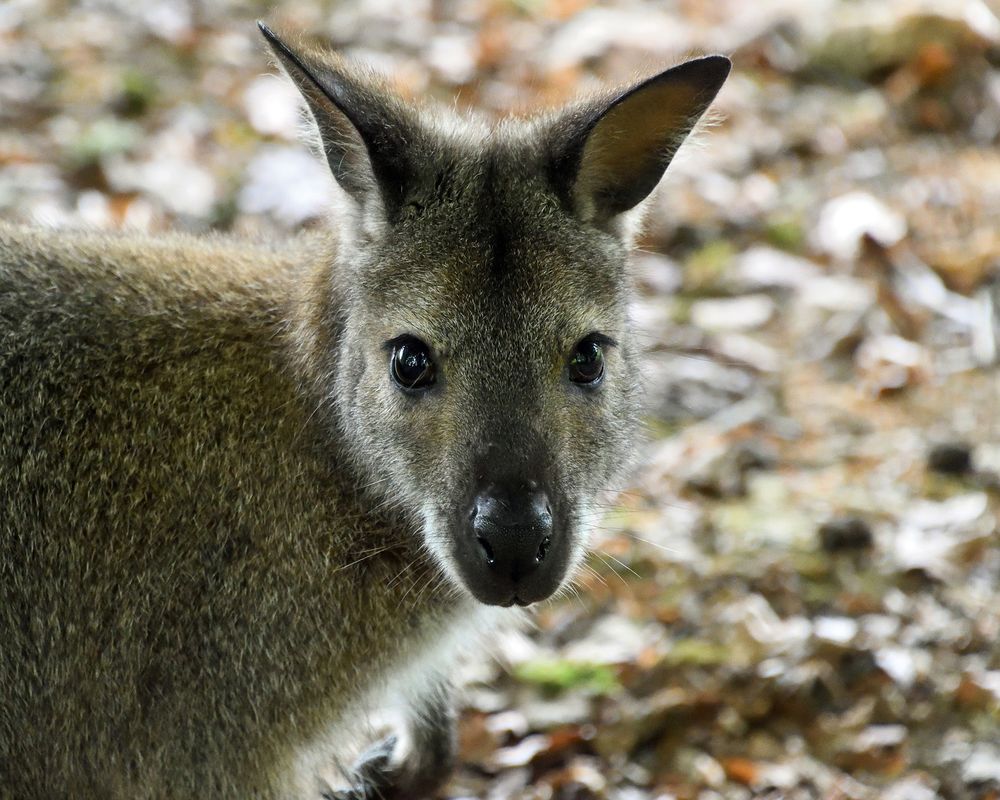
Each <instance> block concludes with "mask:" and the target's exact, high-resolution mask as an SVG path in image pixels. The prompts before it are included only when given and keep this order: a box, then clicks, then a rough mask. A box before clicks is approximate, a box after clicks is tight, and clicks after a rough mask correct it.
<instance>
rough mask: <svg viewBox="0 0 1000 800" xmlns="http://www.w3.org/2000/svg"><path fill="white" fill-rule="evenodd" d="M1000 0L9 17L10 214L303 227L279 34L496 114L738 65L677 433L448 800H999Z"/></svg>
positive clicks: (530, 651)
mask: <svg viewBox="0 0 1000 800" xmlns="http://www.w3.org/2000/svg"><path fill="white" fill-rule="evenodd" d="M998 14H1000V4H998V3H997V2H996V0H993V1H992V2H983V1H982V0H936V1H935V2H930V1H928V2H918V0H760V2H755V3H749V2H745V0H718V1H717V2H712V3H707V2H699V1H698V0H611V1H609V2H602V3H596V4H594V3H589V2H585V0H436V1H434V2H432V1H431V0H416V1H415V2H411V1H409V0H369V1H368V2H360V1H359V0H355V1H354V2H346V1H345V2H319V1H318V0H295V2H277V3H265V2H254V1H253V0H243V1H242V2H240V1H238V0H211V2H210V1H209V0H202V1H201V2H197V1H196V0H148V1H145V2H124V0H120V1H119V2H112V1H111V0H87V1H86V2H78V3H70V2H58V1H57V0H3V2H0V216H2V217H4V218H8V219H17V220H23V221H35V222H40V223H44V224H50V225H57V226H67V225H87V226H96V227H107V228H117V227H134V228H139V229H148V230H153V231H156V230H163V229H170V228H182V229H188V230H194V231H206V230H211V229H218V230H231V231H235V232H238V233H243V234H247V235H253V236H268V237H270V236H276V235H283V234H285V233H287V232H288V231H291V230H295V229H297V228H299V227H301V226H311V225H317V224H322V222H323V217H324V215H325V210H326V204H327V202H328V199H329V197H330V185H329V178H328V177H327V175H326V172H325V170H323V169H321V168H319V167H317V166H316V162H315V161H314V160H313V159H312V157H311V156H310V154H309V153H308V151H307V150H306V148H305V147H304V146H303V145H301V144H299V141H298V138H297V135H298V129H299V110H298V105H297V99H296V97H295V95H294V92H293V91H292V90H291V88H290V87H289V86H288V85H286V84H285V83H283V82H282V81H280V80H279V79H277V78H276V77H274V76H273V75H272V74H269V69H268V66H267V60H266V58H265V55H264V50H263V46H262V43H261V42H260V41H259V37H258V35H257V32H256V29H255V27H254V25H253V21H254V19H255V18H257V17H262V18H265V19H267V20H268V21H269V22H271V23H273V24H274V25H275V26H276V27H281V26H283V27H285V28H286V29H293V30H299V31H304V32H307V33H308V34H309V36H311V37H313V38H315V39H316V40H317V41H323V42H326V43H329V44H331V45H333V46H335V47H337V48H338V49H339V50H341V51H343V52H345V53H347V54H349V55H352V56H355V57H357V58H359V59H363V60H365V61H367V62H369V63H371V64H373V65H374V66H376V67H377V68H378V69H380V70H382V71H385V72H386V73H387V74H388V75H389V76H390V78H391V80H392V82H393V83H394V84H395V85H397V86H398V87H399V88H400V90H401V91H404V92H406V93H410V94H412V95H414V96H433V97H437V98H440V99H441V100H442V101H444V102H447V103H455V104H457V105H458V106H459V107H476V108H479V109H482V110H484V111H485V112H486V113H488V114H491V115H500V114H503V113H508V112H510V111H528V110H531V109H533V108H537V107H540V106H545V105H548V104H552V103H557V102H561V101H563V100H565V99H567V98H569V97H571V96H573V95H574V94H575V93H578V92H582V91H586V90H587V89H588V88H592V87H595V86H598V85H602V84H603V83H606V82H615V81H623V80H627V79H629V78H630V77H632V76H634V75H636V74H642V73H648V72H650V71H652V70H654V69H656V68H657V67H659V66H662V65H664V64H666V63H670V62H671V61H673V60H677V59H678V58H680V57H684V56H686V55H689V54H693V53H702V52H725V53H728V54H731V55H732V56H733V58H734V60H735V64H736V70H735V72H734V74H733V76H732V77H731V79H730V81H729V83H728V84H727V86H726V87H725V88H724V89H723V92H722V94H721V95H720V97H719V100H718V103H717V106H716V110H717V112H718V113H717V118H716V120H715V122H714V124H713V125H712V126H711V127H710V128H708V129H706V130H705V131H704V132H703V133H702V135H701V136H700V137H699V141H698V142H696V143H695V145H694V146H691V147H687V148H686V149H685V150H684V151H683V152H682V153H681V155H680V156H679V157H678V159H677V161H676V162H675V164H674V165H673V166H672V167H671V169H670V171H669V173H668V178H667V179H666V180H665V181H664V186H663V187H662V188H661V190H660V193H659V195H658V197H657V199H656V201H655V202H654V203H653V207H652V209H651V211H650V215H649V226H648V233H647V235H646V236H645V237H644V239H643V241H642V247H641V250H640V252H638V253H637V254H636V277H637V285H638V292H637V297H636V301H635V305H634V309H633V311H634V316H635V318H636V320H637V322H638V324H639V325H640V326H641V328H642V330H643V332H644V339H643V341H644V343H645V345H644V346H645V356H646V384H647V388H646V398H647V408H648V411H647V422H648V437H647V438H648V442H647V445H646V446H645V448H644V450H643V453H642V454H641V456H640V457H639V459H638V463H637V466H636V469H635V471H634V474H633V475H632V477H631V478H630V479H629V481H628V482H627V485H624V486H622V487H615V488H616V489H618V490H620V491H619V492H618V493H617V495H616V496H615V497H614V498H613V499H612V500H610V501H609V505H608V511H607V515H606V518H605V519H604V521H603V523H602V526H601V529H600V540H599V542H598V543H597V549H596V551H595V553H594V556H593V558H592V559H591V560H590V563H589V565H588V567H587V569H586V571H585V573H584V574H583V575H582V576H581V578H580V580H579V581H578V583H577V585H576V587H575V591H574V592H572V593H571V594H570V595H568V596H567V597H565V598H564V599H562V600H560V601H558V602H554V603H549V604H545V605H543V606H542V607H541V608H540V609H539V610H538V612H537V629H535V630H532V631H531V632H530V633H527V634H516V635H510V636H508V637H506V638H504V639H503V640H502V641H500V642H499V643H498V646H497V651H498V652H497V656H498V659H497V660H495V661H492V660H491V661H488V662H482V663H475V664H470V665H468V666H467V667H465V668H464V672H463V675H464V678H465V684H466V687H465V691H464V694H463V697H464V700H463V710H462V724H461V745H462V765H461V768H460V769H459V770H458V771H457V773H456V774H455V777H454V778H453V780H452V781H451V783H450V785H449V787H448V789H447V790H446V791H445V792H444V793H443V794H442V797H448V798H473V797H474V798H494V799H496V800H501V799H506V798H517V799H522V798H523V799H524V800H527V799H528V798H531V799H532V800H535V799H537V800H548V799H549V798H559V799H560V800H584V799H585V798H586V799H589V798H614V799H616V800H647V799H649V798H657V799H658V800H667V798H698V800H716V798H732V799H733V800H741V799H742V798H750V797H761V798H765V797H766V798H829V799H830V800H834V799H837V800H839V799H840V798H851V799H854V798H858V799H861V798H887V799H888V800H932V798H949V799H951V798H954V799H955V800H959V799H962V800H964V799H965V798H978V799H979V800H987V798H992V799H993V800H996V798H1000V645H998V641H1000V525H998V514H1000V477H998V472H1000V367H998V363H1000V147H998V143H1000V19H998Z"/></svg>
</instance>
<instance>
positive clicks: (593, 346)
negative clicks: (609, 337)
mask: <svg viewBox="0 0 1000 800" xmlns="http://www.w3.org/2000/svg"><path fill="white" fill-rule="evenodd" d="M602 378H604V345H603V344H602V342H600V341H598V339H597V338H595V337H593V336H588V337H586V338H585V339H582V340H580V342H579V343H578V344H577V346H576V349H575V350H573V354H572V355H571V356H570V357H569V379H570V380H571V381H573V383H575V384H577V385H578V386H583V387H587V388H592V387H595V386H597V385H598V384H599V383H600V382H601V379H602Z"/></svg>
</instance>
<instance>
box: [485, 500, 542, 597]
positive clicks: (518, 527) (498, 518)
mask: <svg viewBox="0 0 1000 800" xmlns="http://www.w3.org/2000/svg"><path fill="white" fill-rule="evenodd" d="M469 513H470V516H471V518H472V534H473V536H475V539H476V544H477V545H478V547H479V554H480V558H481V560H482V561H483V562H484V563H485V566H486V568H487V570H488V571H489V572H490V573H491V574H492V575H493V576H494V579H496V580H497V581H498V582H499V583H502V584H507V583H509V585H510V586H511V588H512V589H514V590H515V591H516V590H517V588H518V586H519V585H520V584H522V583H524V582H526V581H528V579H529V578H531V576H532V575H533V574H534V573H535V572H536V571H537V570H538V569H539V567H540V566H541V565H542V564H543V562H544V561H545V558H546V556H547V555H548V553H549V548H550V546H551V544H552V509H551V508H550V507H549V499H548V497H547V496H546V494H545V492H542V491H539V490H538V489H535V488H533V487H531V486H523V487H518V488H514V489H511V488H504V487H500V486H495V485H494V486H490V487H488V488H487V489H485V490H484V491H481V492H480V493H479V494H477V495H476V497H475V500H473V503H472V509H471V511H470V512H469Z"/></svg>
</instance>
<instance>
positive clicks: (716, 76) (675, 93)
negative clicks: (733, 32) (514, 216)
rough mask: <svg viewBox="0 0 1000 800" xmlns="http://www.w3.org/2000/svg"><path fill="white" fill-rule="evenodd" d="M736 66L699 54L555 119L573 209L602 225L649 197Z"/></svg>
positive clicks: (561, 172)
mask: <svg viewBox="0 0 1000 800" xmlns="http://www.w3.org/2000/svg"><path fill="white" fill-rule="evenodd" d="M731 67H732V62H730V60H729V59H728V58H726V57H725V56H706V57H704V58H697V59H694V60H693V61H688V62H685V63H684V64H680V65H679V66H676V67H674V68H672V69H668V70H667V71H666V72H661V73H660V74H659V75H656V76H654V77H652V78H649V79H647V80H645V81H643V82H642V83H640V84H638V85H637V86H633V87H631V88H630V89H627V90H626V91H625V92H623V93H620V94H618V95H614V96H612V97H610V98H609V99H607V100H605V101H604V102H601V103H596V104H591V105H589V106H584V107H583V108H580V109H577V110H575V111H574V112H572V113H571V114H570V115H568V117H564V118H563V119H562V120H561V121H560V122H559V123H557V126H556V129H555V139H554V145H555V146H554V150H553V152H552V159H551V168H552V177H553V180H554V182H555V183H556V185H557V188H559V189H560V190H561V191H562V193H563V194H564V196H565V197H566V199H567V200H568V201H569V202H570V203H571V205H572V207H573V210H574V212H575V213H576V214H577V215H578V216H579V217H580V218H581V219H584V220H587V221H588V222H593V223H595V224H598V225H600V224H602V223H605V222H608V221H609V220H611V219H612V218H613V217H615V216H616V215H618V214H621V213H623V212H625V211H628V210H629V209H631V208H634V207H635V206H636V205H638V204H639V203H640V202H641V201H642V200H643V199H645V198H646V196H647V195H648V194H649V193H650V192H652V191H653V189H654V188H656V184H657V183H659V181H660V178H662V177H663V173H664V172H665V171H666V169H667V166H668V165H669V164H670V161H671V160H672V159H673V157H674V154H675V153H676V152H677V149H678V148H679V147H680V145H681V143H682V142H683V141H684V139H685V138H686V137H687V135H688V134H689V133H690V132H691V129H692V128H693V127H694V125H695V123H697V122H698V120H699V119H700V118H701V115H702V114H704V113H705V110H706V109H707V108H708V106H709V105H710V104H711V102H712V100H714V99H715V95H716V94H717V93H718V91H719V89H720V88H721V87H722V84H723V83H724V82H725V80H726V77H727V76H728V75H729V70H730V68H731Z"/></svg>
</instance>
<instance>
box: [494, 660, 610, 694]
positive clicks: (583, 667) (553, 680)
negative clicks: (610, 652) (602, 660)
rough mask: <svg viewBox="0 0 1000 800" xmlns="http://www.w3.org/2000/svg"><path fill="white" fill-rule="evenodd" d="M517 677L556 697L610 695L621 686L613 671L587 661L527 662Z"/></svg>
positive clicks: (519, 669)
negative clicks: (575, 692) (574, 692)
mask: <svg viewBox="0 0 1000 800" xmlns="http://www.w3.org/2000/svg"><path fill="white" fill-rule="evenodd" d="M514 677H515V678H517V680H519V681H521V682H522V683H528V684H533V685H535V686H539V687H541V688H542V689H544V690H545V691H547V692H553V693H558V692H563V691H566V690H568V689H575V690H578V691H586V692H591V693H593V694H609V693H610V692H612V691H614V690H615V689H618V688H619V687H620V686H621V684H620V683H619V681H618V677H617V675H616V674H615V672H614V670H613V669H612V668H611V667H609V666H607V665H605V664H593V663H591V662H587V661H569V660H558V659H538V660H536V661H526V662H525V663H523V664H521V665H519V666H518V667H517V668H515V670H514Z"/></svg>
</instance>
